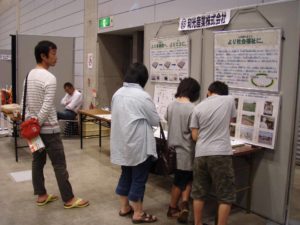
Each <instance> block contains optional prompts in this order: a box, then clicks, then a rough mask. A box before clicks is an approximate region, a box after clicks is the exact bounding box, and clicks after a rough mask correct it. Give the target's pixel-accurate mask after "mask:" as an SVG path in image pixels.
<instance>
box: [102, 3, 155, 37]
mask: <svg viewBox="0 0 300 225" xmlns="http://www.w3.org/2000/svg"><path fill="white" fill-rule="evenodd" d="M128 18H135V19H130V20H129V19H128ZM136 18H138V19H136ZM153 21H154V6H151V7H147V8H142V9H139V10H134V11H130V12H128V13H123V14H119V15H115V16H114V26H113V27H110V28H106V29H105V32H107V31H112V30H121V29H124V28H131V27H139V26H143V25H144V24H146V23H152V22H153ZM101 32H103V30H101Z"/></svg>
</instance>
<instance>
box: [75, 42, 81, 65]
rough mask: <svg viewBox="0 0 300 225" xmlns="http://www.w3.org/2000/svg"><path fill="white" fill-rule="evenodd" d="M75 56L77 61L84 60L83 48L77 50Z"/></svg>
mask: <svg viewBox="0 0 300 225" xmlns="http://www.w3.org/2000/svg"><path fill="white" fill-rule="evenodd" d="M76 39H77V38H76ZM74 57H75V59H74V62H75V63H80V62H83V49H81V50H75V52H74Z"/></svg>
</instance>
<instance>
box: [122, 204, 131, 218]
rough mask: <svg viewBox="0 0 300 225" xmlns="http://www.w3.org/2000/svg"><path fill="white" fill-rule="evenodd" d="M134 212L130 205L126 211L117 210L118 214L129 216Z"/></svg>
mask: <svg viewBox="0 0 300 225" xmlns="http://www.w3.org/2000/svg"><path fill="white" fill-rule="evenodd" d="M133 213H134V211H133V208H132V207H131V206H130V209H129V211H128V212H122V211H121V210H120V211H119V216H122V217H124V216H131V215H132V214H133Z"/></svg>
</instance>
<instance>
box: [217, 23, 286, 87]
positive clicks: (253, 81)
mask: <svg viewBox="0 0 300 225" xmlns="http://www.w3.org/2000/svg"><path fill="white" fill-rule="evenodd" d="M281 37H282V31H281V29H280V28H269V29H259V30H240V31H223V32H216V33H215V39H214V76H215V80H220V81H223V82H225V83H226V84H227V85H228V86H229V87H231V88H243V89H252V90H261V91H271V92H278V91H279V80H280V79H279V78H280V58H281V55H280V54H281Z"/></svg>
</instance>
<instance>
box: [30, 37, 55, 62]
mask: <svg viewBox="0 0 300 225" xmlns="http://www.w3.org/2000/svg"><path fill="white" fill-rule="evenodd" d="M51 49H57V47H56V45H55V44H54V43H53V42H51V41H40V42H39V43H38V44H37V45H36V46H35V49H34V55H35V60H36V62H37V63H41V62H42V61H43V60H42V57H41V54H44V55H46V56H47V57H48V55H49V51H50V50H51Z"/></svg>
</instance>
